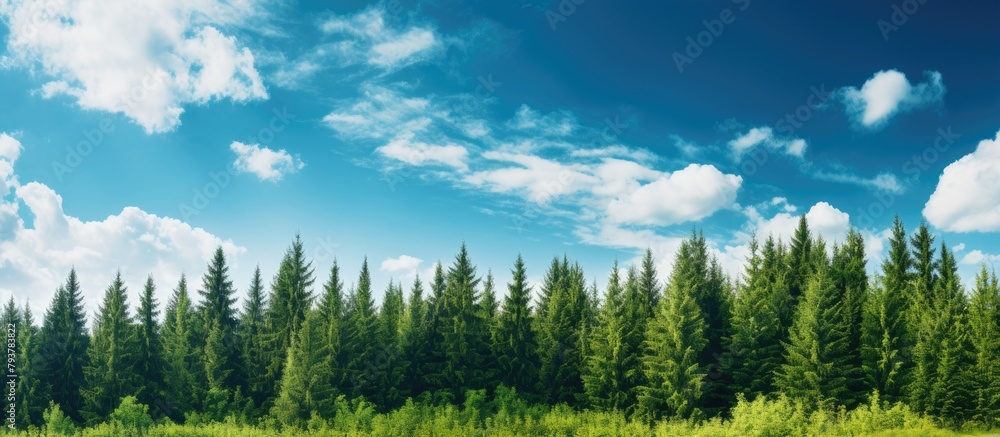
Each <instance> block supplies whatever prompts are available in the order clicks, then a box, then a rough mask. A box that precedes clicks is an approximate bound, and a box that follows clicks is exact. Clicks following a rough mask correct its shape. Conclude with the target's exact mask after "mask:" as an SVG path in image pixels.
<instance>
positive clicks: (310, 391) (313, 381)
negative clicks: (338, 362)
mask: <svg viewBox="0 0 1000 437" xmlns="http://www.w3.org/2000/svg"><path fill="white" fill-rule="evenodd" d="M324 331H325V327H324V326H323V321H322V318H321V315H320V313H319V311H315V310H313V311H307V314H306V320H305V321H304V323H303V324H302V326H301V327H300V329H299V330H298V331H296V333H295V334H296V335H295V338H293V339H292V347H291V349H289V351H288V356H287V358H286V360H285V369H284V371H283V372H282V375H283V376H282V379H281V388H280V390H279V394H278V398H277V400H276V401H275V402H274V407H272V409H271V415H272V416H274V417H275V418H277V419H278V422H280V423H281V424H282V425H284V426H286V427H293V428H301V427H302V425H304V424H305V423H306V421H307V420H308V419H309V418H310V416H311V414H312V413H316V414H318V415H319V416H320V417H324V418H328V417H330V416H332V415H333V396H334V394H335V390H334V388H333V386H332V385H331V383H330V381H331V380H332V379H333V375H332V368H331V365H330V364H331V363H330V357H331V355H330V352H329V350H328V349H329V345H327V344H326V343H325V342H324V341H323V338H324V337H325V334H324Z"/></svg>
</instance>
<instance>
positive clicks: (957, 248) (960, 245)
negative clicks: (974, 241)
mask: <svg viewBox="0 0 1000 437" xmlns="http://www.w3.org/2000/svg"><path fill="white" fill-rule="evenodd" d="M964 250H965V243H958V244H957V245H955V246H952V248H951V251H952V252H955V253H959V252H962V251H964Z"/></svg>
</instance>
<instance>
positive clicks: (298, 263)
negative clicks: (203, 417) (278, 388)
mask: <svg viewBox="0 0 1000 437" xmlns="http://www.w3.org/2000/svg"><path fill="white" fill-rule="evenodd" d="M313 281H314V278H313V268H312V262H311V261H307V260H306V256H305V250H304V249H303V245H302V238H301V237H300V236H299V235H298V234H296V235H295V240H294V241H292V245H291V246H289V248H288V250H286V251H285V255H284V257H283V258H282V260H281V265H280V266H279V267H278V274H277V275H276V276H275V278H274V282H273V283H272V284H271V296H270V298H269V299H268V301H269V306H268V312H267V317H266V322H265V323H266V326H267V329H268V335H267V348H268V354H269V356H270V364H269V366H268V378H269V380H270V381H272V384H277V383H278V381H280V380H281V372H282V371H283V369H284V367H285V364H286V361H287V354H288V349H289V348H290V347H291V345H292V339H293V338H294V337H295V335H296V333H297V332H298V330H299V327H301V326H302V323H303V322H304V321H305V315H306V311H307V310H308V309H309V307H310V306H311V305H312V291H311V287H312V284H313ZM271 397H272V395H271V394H269V396H267V398H268V399H270V398H271Z"/></svg>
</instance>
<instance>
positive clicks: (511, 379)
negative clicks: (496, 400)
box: [495, 255, 539, 394]
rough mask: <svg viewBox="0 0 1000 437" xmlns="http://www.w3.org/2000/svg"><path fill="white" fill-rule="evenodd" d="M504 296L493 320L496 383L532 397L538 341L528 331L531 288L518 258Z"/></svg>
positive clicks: (536, 369)
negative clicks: (495, 333)
mask: <svg viewBox="0 0 1000 437" xmlns="http://www.w3.org/2000/svg"><path fill="white" fill-rule="evenodd" d="M511 275H512V278H511V282H510V283H509V284H507V296H506V297H504V300H503V308H502V309H501V310H500V315H499V316H497V335H496V341H495V345H496V346H495V350H496V357H497V358H496V359H497V364H498V367H499V370H500V376H499V381H500V383H502V384H504V385H506V386H508V387H511V388H514V389H515V390H517V392H518V393H528V394H530V393H534V391H535V386H536V384H537V377H538V367H539V363H538V349H537V348H538V340H537V337H536V336H535V331H534V330H533V329H532V326H531V325H532V315H531V308H530V304H531V287H530V286H528V278H527V272H526V271H525V267H524V259H523V258H521V256H520V255H518V256H517V260H516V261H514V268H513V269H511Z"/></svg>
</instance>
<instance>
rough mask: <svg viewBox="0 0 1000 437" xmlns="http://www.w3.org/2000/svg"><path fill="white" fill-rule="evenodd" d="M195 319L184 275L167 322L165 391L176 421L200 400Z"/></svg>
mask: <svg viewBox="0 0 1000 437" xmlns="http://www.w3.org/2000/svg"><path fill="white" fill-rule="evenodd" d="M194 318H195V312H194V308H193V307H192V305H191V298H190V296H189V294H188V291H187V279H186V278H185V276H184V275H183V274H182V275H181V279H180V281H179V282H178V283H177V288H175V289H174V292H173V295H171V297H170V300H169V301H168V302H167V307H166V310H165V311H164V320H163V355H164V361H165V364H166V372H165V373H164V389H165V392H166V405H167V406H168V408H167V409H168V410H169V411H167V413H168V414H170V415H171V416H172V417H173V418H174V419H175V420H176V419H179V418H182V417H183V413H185V412H187V411H190V410H191V409H193V408H194V407H196V406H197V402H196V399H198V398H199V397H200V396H199V395H198V393H199V392H200V390H198V384H197V383H196V379H195V375H196V368H197V367H199V366H198V359H197V357H196V355H195V350H194V345H193V341H194V340H193V337H194V332H193V325H194Z"/></svg>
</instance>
